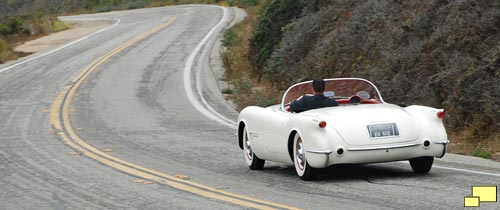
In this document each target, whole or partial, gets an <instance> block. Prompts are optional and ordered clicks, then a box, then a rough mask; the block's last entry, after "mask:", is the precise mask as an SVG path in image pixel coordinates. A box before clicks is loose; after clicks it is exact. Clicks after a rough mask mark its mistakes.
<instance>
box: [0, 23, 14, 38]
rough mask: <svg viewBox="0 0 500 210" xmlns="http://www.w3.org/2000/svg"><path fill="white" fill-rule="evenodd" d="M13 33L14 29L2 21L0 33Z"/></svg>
mask: <svg viewBox="0 0 500 210" xmlns="http://www.w3.org/2000/svg"><path fill="white" fill-rule="evenodd" d="M11 33H12V29H11V28H10V27H9V26H7V25H5V24H2V23H0V34H2V35H7V34H11Z"/></svg>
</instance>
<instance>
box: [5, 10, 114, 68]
mask: <svg viewBox="0 0 500 210" xmlns="http://www.w3.org/2000/svg"><path fill="white" fill-rule="evenodd" d="M99 19H101V18H97V19H94V20H99ZM85 20H88V19H85ZM113 20H115V21H116V22H115V23H114V24H113V25H111V26H108V27H106V28H103V29H100V30H98V31H95V32H93V33H91V34H89V35H87V36H84V37H82V38H80V39H77V40H75V41H72V42H70V43H67V44H65V45H63V46H60V47H58V48H56V49H53V50H51V51H48V52H46V53H43V54H41V55H38V56H35V57H32V58H29V59H26V60H24V61H21V62H18V63H15V64H13V65H10V66H8V67H5V68H3V69H0V73H3V72H5V71H7V70H9V69H12V68H14V67H16V66H19V65H22V64H25V63H28V62H30V61H33V60H36V59H39V58H41V57H44V56H47V55H50V54H52V53H55V52H57V51H59V50H62V49H64V48H66V47H69V46H71V45H74V44H76V43H78V42H81V41H83V40H85V39H88V38H89V37H91V36H94V35H96V34H98V33H101V32H103V31H106V30H108V29H110V28H113V27H115V26H117V25H118V24H120V22H121V21H120V19H116V18H114V19H113Z"/></svg>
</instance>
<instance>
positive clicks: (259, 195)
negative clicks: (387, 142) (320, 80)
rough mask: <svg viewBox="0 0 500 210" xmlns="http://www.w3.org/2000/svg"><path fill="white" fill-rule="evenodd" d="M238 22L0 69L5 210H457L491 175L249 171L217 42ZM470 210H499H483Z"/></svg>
mask: <svg viewBox="0 0 500 210" xmlns="http://www.w3.org/2000/svg"><path fill="white" fill-rule="evenodd" d="M239 16H241V11H239V10H236V9H234V8H222V7H215V6H202V5H189V6H177V7H164V8H153V9H142V10H133V11H123V12H111V13H104V14H96V15H84V16H73V17H64V19H81V20H86V19H104V20H109V21H110V25H109V26H108V27H107V28H104V29H102V30H100V31H98V32H96V33H94V34H92V35H90V36H88V37H85V38H83V39H81V40H77V41H75V42H73V43H71V44H68V45H66V46H64V47H63V48H59V49H57V50H55V51H50V52H48V53H40V54H35V55H32V56H31V57H28V58H26V59H24V60H22V61H18V62H17V63H9V64H5V65H0V209H207V208H212V209H251V208H259V209H294V208H299V209H300V208H301V209H460V208H463V205H464V203H463V202H464V197H465V196H471V195H472V194H471V193H472V192H471V187H472V186H497V185H498V184H499V183H500V164H499V163H497V162H493V161H489V160H481V159H478V158H471V157H465V156H459V155H452V154H448V155H447V156H446V157H445V158H444V159H442V160H438V161H436V163H435V167H434V168H433V169H432V170H431V172H430V173H429V174H427V175H414V174H413V173H412V172H411V169H410V167H409V165H408V163H406V162H396V163H385V164H372V165H359V166H335V167H331V168H328V169H325V170H323V171H322V172H321V175H320V177H319V180H318V181H315V182H304V181H301V180H300V179H298V178H297V177H296V175H295V172H294V169H293V168H292V167H290V166H284V165H281V164H277V163H266V167H265V168H264V170H262V171H250V170H249V169H248V167H246V166H245V162H244V160H243V157H242V151H241V150H239V148H238V146H237V143H236V137H235V129H234V120H235V119H236V117H237V112H236V111H234V109H232V108H231V106H230V105H228V104H227V103H226V101H225V100H224V98H223V97H222V96H221V94H220V90H219V83H218V82H217V81H218V77H219V76H218V75H220V74H221V72H220V62H219V61H218V49H219V48H218V46H219V42H218V41H217V37H218V35H219V34H220V33H221V31H222V30H223V29H224V28H225V27H227V26H228V25H230V24H231V23H232V22H233V21H234V20H235V17H239ZM478 209H500V203H498V202H496V203H495V202H493V203H481V207H480V208H478Z"/></svg>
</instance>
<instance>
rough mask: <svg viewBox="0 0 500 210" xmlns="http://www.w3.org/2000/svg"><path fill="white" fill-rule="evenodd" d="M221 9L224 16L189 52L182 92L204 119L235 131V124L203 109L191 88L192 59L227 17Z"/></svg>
mask: <svg viewBox="0 0 500 210" xmlns="http://www.w3.org/2000/svg"><path fill="white" fill-rule="evenodd" d="M219 8H221V9H222V10H223V11H224V16H223V18H222V19H221V20H220V21H219V23H218V24H217V25H215V26H214V27H213V28H212V30H210V31H209V32H208V33H207V35H205V37H204V38H203V40H202V41H201V42H200V43H199V44H198V46H196V48H195V49H194V50H193V52H191V54H190V55H189V57H188V59H187V61H186V65H185V66H184V90H185V91H186V96H187V97H188V100H189V102H191V104H192V105H193V106H194V107H195V108H196V109H197V110H198V111H199V112H201V113H202V114H203V115H205V116H206V117H208V118H210V119H212V120H214V121H216V122H218V123H220V124H222V125H225V126H228V127H230V128H233V129H236V124H235V123H229V122H227V121H226V120H224V118H220V117H218V116H217V115H215V114H213V113H212V112H210V110H208V109H207V108H205V107H204V106H203V105H202V104H200V102H199V101H198V100H196V97H195V95H194V92H193V88H192V87H191V71H192V68H193V63H194V59H195V57H196V55H197V54H198V52H199V51H200V49H201V47H202V46H203V45H205V43H206V42H207V41H208V39H209V38H210V37H211V36H212V34H213V33H214V32H215V31H216V30H218V29H219V27H220V26H221V25H222V24H223V23H224V21H226V17H227V9H226V8H224V7H219Z"/></svg>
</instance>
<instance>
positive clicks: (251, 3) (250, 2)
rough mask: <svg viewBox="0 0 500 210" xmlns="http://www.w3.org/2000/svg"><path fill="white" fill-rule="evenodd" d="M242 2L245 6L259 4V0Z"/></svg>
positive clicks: (242, 0)
mask: <svg viewBox="0 0 500 210" xmlns="http://www.w3.org/2000/svg"><path fill="white" fill-rule="evenodd" d="M240 2H241V4H243V5H245V6H255V5H257V3H258V2H257V0H240Z"/></svg>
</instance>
